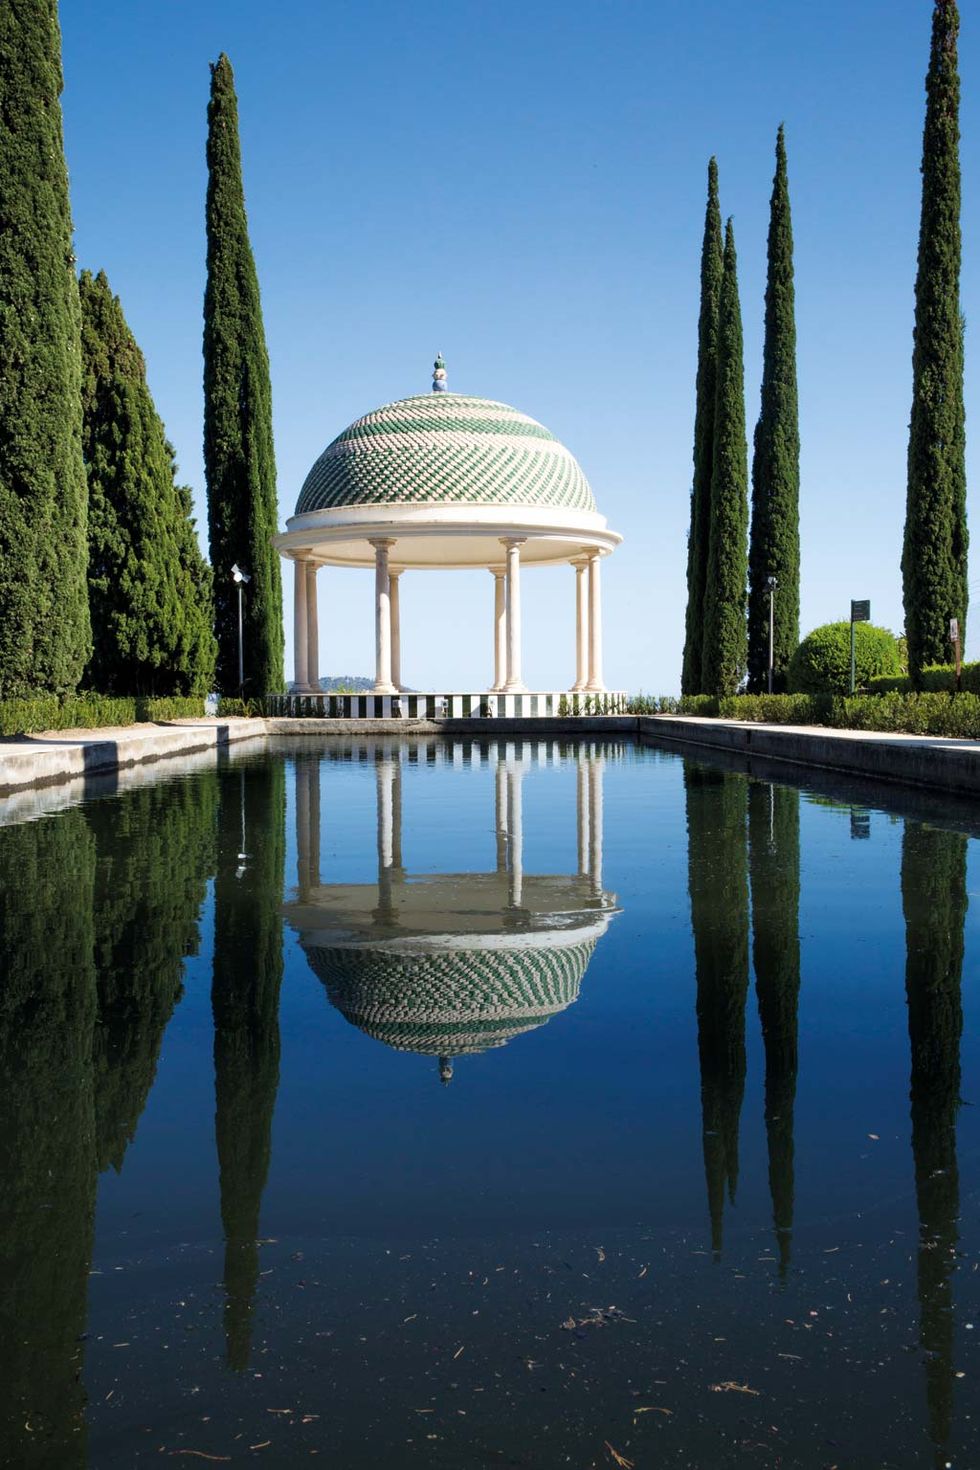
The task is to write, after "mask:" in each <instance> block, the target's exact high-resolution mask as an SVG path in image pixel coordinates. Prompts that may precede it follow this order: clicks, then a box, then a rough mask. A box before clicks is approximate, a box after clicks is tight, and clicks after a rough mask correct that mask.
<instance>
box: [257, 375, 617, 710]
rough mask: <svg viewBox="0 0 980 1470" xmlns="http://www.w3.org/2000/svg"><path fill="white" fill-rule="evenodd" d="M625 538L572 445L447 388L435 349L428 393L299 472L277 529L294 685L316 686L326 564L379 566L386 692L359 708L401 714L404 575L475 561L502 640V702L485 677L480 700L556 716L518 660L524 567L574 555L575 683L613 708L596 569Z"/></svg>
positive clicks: (342, 438) (315, 690) (388, 407)
mask: <svg viewBox="0 0 980 1470" xmlns="http://www.w3.org/2000/svg"><path fill="white" fill-rule="evenodd" d="M621 540H622V537H621V536H619V535H618V534H617V533H616V532H615V531H611V530H610V529H609V527H608V526H607V524H606V520H605V517H604V516H601V515H600V514H599V511H598V509H597V508H596V503H595V499H594V497H593V494H592V491H591V489H590V487H589V483H588V481H587V480H586V478H585V476H584V474H583V473H582V470H581V468H580V467H579V465H578V463H577V461H576V460H575V458H574V457H573V456H572V454H570V453H569V451H568V450H567V449H566V448H565V446H564V445H563V444H561V443H559V441H558V440H557V439H556V438H555V437H554V435H553V434H552V433H550V432H549V430H548V429H546V428H545V427H544V426H543V425H542V424H539V423H537V422H536V421H535V420H534V419H532V418H528V416H527V415H526V414H523V413H520V412H518V410H517V409H515V408H510V407H508V406H507V404H504V403H496V402H494V401H493V400H491V399H488V398H472V397H469V396H467V395H465V394H461V393H450V392H449V391H448V388H447V383H446V369H445V364H444V363H443V360H442V358H441V357H439V358H437V359H436V364H435V371H434V376H433V391H432V393H427V394H420V395H418V396H416V397H412V398H403V399H400V400H398V401H397V402H395V403H388V404H385V405H384V406H383V407H381V408H378V409H375V410H374V412H372V413H368V414H365V415H364V416H363V418H359V419H357V420H356V422H355V423H353V424H351V425H350V427H349V428H347V429H345V430H344V431H343V433H341V434H338V435H337V437H336V439H334V440H333V442H332V443H331V444H329V445H328V446H327V448H326V449H325V450H324V451H323V453H322V454H321V455H320V457H319V459H318V460H317V461H316V463H315V464H314V465H313V468H312V469H311V470H310V472H309V474H308V475H307V477H306V480H305V481H304V483H303V488H302V490H301V491H300V496H299V500H298V501H297V504H296V511H295V513H294V514H293V515H292V516H291V517H290V518H289V520H288V521H287V522H286V530H285V532H284V533H283V534H282V535H280V536H278V537H277V538H276V545H277V546H278V548H279V550H280V552H281V553H282V555H283V556H285V557H288V558H290V559H291V560H292V561H293V563H294V574H295V583H294V586H295V603H294V640H295V644H294V652H295V671H296V672H295V691H296V692H297V693H301V694H307V695H309V694H319V693H320V683H319V667H320V665H319V647H318V622H317V573H318V572H319V570H320V568H321V567H365V568H372V567H373V569H374V587H375V597H374V604H375V655H376V657H375V664H376V666H375V684H374V694H375V695H376V696H381V702H380V706H379V703H378V701H377V700H376V701H373V702H372V703H373V706H374V707H373V708H371V709H370V710H368V709H365V710H364V711H363V713H366V714H367V713H370V714H374V715H391V714H400V713H405V712H406V711H405V710H404V709H403V708H402V706H403V703H404V701H402V700H400V699H398V697H397V696H398V695H399V694H400V692H401V689H402V685H401V628H400V617H399V584H400V581H401V578H402V575H403V574H404V573H405V572H410V571H412V572H414V571H432V570H441V569H446V568H473V569H474V570H483V571H489V572H490V574H491V576H492V577H493V587H494V595H493V621H492V637H490V636H488V639H487V643H488V651H489V648H490V647H492V650H493V682H492V684H491V686H490V690H489V693H491V694H496V695H497V696H498V701H497V706H496V709H495V710H494V709H493V708H492V707H487V705H486V702H485V701H484V700H483V696H484V695H485V693H486V692H487V691H486V690H485V688H482V689H481V693H480V694H479V695H477V696H476V698H477V699H480V700H481V701H483V702H482V703H481V705H480V708H481V709H482V710H483V711H484V712H485V713H497V714H557V713H558V699H559V696H558V695H557V694H556V693H555V692H554V691H548V692H547V693H545V694H537V693H536V694H533V695H531V700H532V701H533V702H528V695H529V691H528V690H527V688H526V686H525V684H524V680H523V675H522V671H521V573H522V570H523V569H524V568H525V567H541V566H556V565H562V564H567V565H569V566H571V567H573V568H574V571H575V589H576V595H575V624H574V643H575V671H576V673H575V682H574V684H573V685H572V686H571V689H572V691H573V692H574V693H576V694H590V695H593V696H595V695H602V696H604V701H603V703H604V708H610V709H611V708H614V707H616V706H615V704H614V703H612V702H611V701H610V700H609V699H608V698H606V697H605V696H606V695H607V691H606V686H605V683H604V681H603V674H602V601H601V589H600V578H599V568H600V563H601V560H602V558H603V557H604V556H608V555H609V553H610V552H612V551H614V550H615V548H616V547H617V546H618V545H619V543H620V541H621ZM488 621H489V619H488ZM490 631H491V630H490V629H488V635H489V634H490ZM569 632H570V633H571V629H570V630H569ZM570 641H571V639H570ZM422 697H423V698H425V696H422ZM436 697H438V698H446V699H447V701H448V699H449V698H451V697H452V698H456V697H458V698H460V699H461V700H462V698H463V697H464V696H459V695H457V696H443V695H442V694H441V693H440V695H439V696H436ZM473 697H474V696H473V693H472V691H469V692H468V693H467V694H466V695H465V699H466V707H465V708H463V707H462V705H461V706H460V707H458V708H457V707H456V705H455V703H453V704H452V705H448V703H447V704H446V705H444V706H443V708H442V710H441V711H440V712H446V713H453V714H463V713H465V714H469V713H470V712H471V708H472V701H473ZM429 698H430V699H431V698H432V696H429ZM617 699H618V696H617ZM393 700H394V702H393ZM412 702H413V704H414V703H415V700H414V699H413V701H412ZM352 712H356V711H352ZM410 712H411V713H416V712H417V713H419V714H424V713H426V710H425V708H423V707H417V709H413V710H411V711H410ZM473 712H474V713H475V712H478V711H477V710H475V709H474V710H473Z"/></svg>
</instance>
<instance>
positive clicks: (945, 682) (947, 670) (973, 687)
mask: <svg viewBox="0 0 980 1470" xmlns="http://www.w3.org/2000/svg"><path fill="white" fill-rule="evenodd" d="M955 685H956V668H955V666H954V665H953V664H930V665H929V666H928V667H927V668H925V669H923V670H922V682H921V689H922V691H923V692H924V693H927V694H949V693H950V692H951V691H952V690H953V689H954V688H955ZM865 689H866V691H867V693H868V694H912V693H914V692H915V691H914V690H913V688H912V680H911V679H910V678H909V677H908V675H907V674H903V675H899V677H898V678H891V677H889V676H888V675H885V674H882V675H881V676H880V677H879V678H877V679H869V680H868V681H867V683H866V684H865ZM960 690H961V691H962V692H963V693H964V694H980V663H973V664H962V665H961V667H960Z"/></svg>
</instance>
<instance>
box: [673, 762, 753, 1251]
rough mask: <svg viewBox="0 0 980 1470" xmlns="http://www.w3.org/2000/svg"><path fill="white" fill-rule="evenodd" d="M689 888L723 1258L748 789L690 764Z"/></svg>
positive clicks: (740, 1083)
mask: <svg viewBox="0 0 980 1470" xmlns="http://www.w3.org/2000/svg"><path fill="white" fill-rule="evenodd" d="M684 784H685V789H686V798H687V835H688V886H689V892H690V896H691V929H692V931H693V934H694V960H695V967H696V972H697V1016H698V1055H699V1058H700V1063H701V1126H702V1139H703V1148H704V1172H705V1179H706V1182H707V1188H708V1209H709V1213H710V1217H711V1246H712V1250H713V1251H714V1253H715V1257H716V1259H718V1258H720V1255H721V1249H722V1236H723V1217H724V1209H725V1194H726V1190H727V1193H728V1198H729V1200H730V1201H732V1202H734V1199H735V1189H736V1186H737V1183H738V1125H739V1114H740V1113H741V1110H742V1096H743V1093H744V1091H745V1001H746V995H747V992H748V985H749V890H748V874H747V866H748V861H747V860H748V854H747V850H746V804H747V792H746V786H747V783H746V782H745V780H744V779H743V778H742V777H740V776H729V775H726V774H723V773H722V772H720V771H712V770H708V769H706V768H703V767H698V766H691V765H688V766H687V767H686V768H685V773H684Z"/></svg>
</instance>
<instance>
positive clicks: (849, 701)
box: [678, 690, 980, 740]
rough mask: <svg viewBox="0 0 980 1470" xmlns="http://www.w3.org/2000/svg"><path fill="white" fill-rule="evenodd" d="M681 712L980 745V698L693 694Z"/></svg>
mask: <svg viewBox="0 0 980 1470" xmlns="http://www.w3.org/2000/svg"><path fill="white" fill-rule="evenodd" d="M678 713H679V714H682V715H699V716H701V717H702V718H708V719H712V718H714V719H722V720H744V721H748V722H751V723H753V724H766V725H826V726H827V727H829V728H831V729H837V730H877V731H880V732H881V733H883V734H895V733H902V734H907V735H951V736H955V737H957V738H959V739H961V740H980V694H974V693H962V694H949V693H937V692H925V693H915V692H914V691H904V690H895V691H892V692H890V693H882V694H856V695H854V696H853V698H848V697H846V696H842V695H837V694H835V695H830V694H736V695H730V696H726V697H723V698H720V699H716V698H715V697H714V696H712V695H693V696H692V695H689V696H687V697H685V698H683V699H681V700H679V701H678Z"/></svg>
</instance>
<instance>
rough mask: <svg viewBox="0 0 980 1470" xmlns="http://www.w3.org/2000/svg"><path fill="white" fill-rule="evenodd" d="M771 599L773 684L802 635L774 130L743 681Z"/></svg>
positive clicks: (792, 389) (753, 673) (791, 330)
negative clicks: (772, 584) (772, 580)
mask: <svg viewBox="0 0 980 1470" xmlns="http://www.w3.org/2000/svg"><path fill="white" fill-rule="evenodd" d="M770 577H774V578H775V580H776V588H775V593H774V602H773V620H774V628H773V634H774V636H773V688H774V689H775V690H777V691H780V692H781V691H782V690H784V689H785V688H786V671H787V668H788V667H789V661H790V659H791V657H792V655H793V651H794V649H795V648H796V645H797V644H798V643H799V641H800V416H799V405H798V401H797V392H796V313H795V306H794V289H793V223H792V219H791V216H790V206H789V179H788V177H787V172H786V139H785V136H784V133H783V129H782V127H780V129H779V132H778V133H777V135H776V175H775V178H774V179H773V184H772V198H771V199H770V201H769V271H768V277H767V281H766V331H765V345H764V348H763V354H762V407H761V410H760V413H759V422H758V423H757V424H756V429H755V452H754V455H753V459H752V534H751V538H750V545H749V647H748V669H749V688H750V689H751V690H753V691H754V692H755V693H760V692H762V691H763V690H765V689H766V687H767V684H768V674H769V590H768V588H769V579H770Z"/></svg>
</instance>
